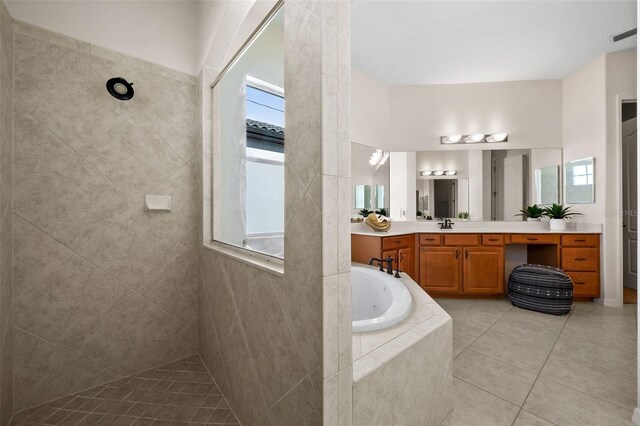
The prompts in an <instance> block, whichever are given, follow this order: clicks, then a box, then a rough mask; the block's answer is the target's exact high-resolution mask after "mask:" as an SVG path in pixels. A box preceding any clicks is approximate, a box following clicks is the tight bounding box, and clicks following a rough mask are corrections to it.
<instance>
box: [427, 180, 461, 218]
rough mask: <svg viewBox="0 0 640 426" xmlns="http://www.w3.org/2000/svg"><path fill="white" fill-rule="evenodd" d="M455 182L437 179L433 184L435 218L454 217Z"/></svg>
mask: <svg viewBox="0 0 640 426" xmlns="http://www.w3.org/2000/svg"><path fill="white" fill-rule="evenodd" d="M455 188H456V187H455V180H454V179H437V180H434V182H433V192H434V193H435V194H434V207H433V210H434V212H433V213H434V216H435V217H437V218H445V217H454V212H455Z"/></svg>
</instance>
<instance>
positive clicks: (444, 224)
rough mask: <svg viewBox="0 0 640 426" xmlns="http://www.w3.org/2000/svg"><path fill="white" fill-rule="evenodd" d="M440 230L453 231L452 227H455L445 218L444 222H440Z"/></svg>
mask: <svg viewBox="0 0 640 426" xmlns="http://www.w3.org/2000/svg"><path fill="white" fill-rule="evenodd" d="M438 225H440V229H453V228H452V227H451V225H455V223H453V222H452V221H451V219H449V218H448V217H446V218H444V222H438Z"/></svg>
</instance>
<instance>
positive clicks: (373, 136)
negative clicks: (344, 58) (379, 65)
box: [351, 67, 400, 151]
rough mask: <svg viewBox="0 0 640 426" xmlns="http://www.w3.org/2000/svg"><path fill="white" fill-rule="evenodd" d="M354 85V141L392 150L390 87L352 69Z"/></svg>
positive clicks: (352, 124)
mask: <svg viewBox="0 0 640 426" xmlns="http://www.w3.org/2000/svg"><path fill="white" fill-rule="evenodd" d="M351 82H352V83H351V141H352V142H356V143H359V144H362V145H367V146H373V147H376V148H382V149H386V150H391V149H392V148H394V140H393V139H392V138H391V121H390V120H391V116H390V104H389V101H390V98H389V96H390V90H391V87H390V86H389V85H388V84H386V83H384V82H382V81H380V80H377V79H375V78H374V77H371V76H370V75H368V74H365V73H363V72H361V71H359V70H358V69H356V68H353V67H352V68H351ZM394 150H395V151H400V149H398V148H397V146H396V148H395V149H394Z"/></svg>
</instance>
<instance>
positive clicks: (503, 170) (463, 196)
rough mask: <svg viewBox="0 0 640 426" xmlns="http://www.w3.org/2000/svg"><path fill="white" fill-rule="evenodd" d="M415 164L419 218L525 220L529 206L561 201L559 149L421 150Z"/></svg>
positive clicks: (417, 154) (401, 169) (400, 169)
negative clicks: (460, 215) (525, 213)
mask: <svg viewBox="0 0 640 426" xmlns="http://www.w3.org/2000/svg"><path fill="white" fill-rule="evenodd" d="M394 155H395V153H394ZM415 164H416V166H415V167H416V170H415V176H416V210H417V212H416V213H417V216H418V218H424V217H426V216H431V217H433V218H434V219H435V218H437V217H443V216H442V215H447V217H453V218H458V215H459V214H460V213H463V215H462V216H463V217H464V218H465V219H468V220H475V221H481V220H485V221H486V220H495V221H522V220H523V218H522V217H521V216H517V214H518V213H520V210H521V209H523V208H524V207H526V206H527V205H531V204H542V205H546V204H552V203H554V202H555V203H557V202H559V200H560V199H561V194H560V189H561V185H560V180H559V179H560V170H561V165H562V150H561V149H556V148H544V149H543V148H541V149H485V150H455V151H454V150H441V151H418V152H416V153H415ZM398 170H399V172H398V173H406V172H405V169H404V168H399V169H398ZM401 178H402V176H398V179H401ZM436 182H438V183H436ZM454 183H455V184H456V185H455V190H454V189H453V187H454V185H453V184H454ZM441 194H449V195H450V196H443V195H441ZM391 196H392V197H393V194H391ZM436 197H437V198H436ZM438 205H439V206H440V208H438V211H436V206H438ZM408 208H409V207H407V209H408ZM464 213H468V215H467V214H464ZM421 214H422V216H420V215H421Z"/></svg>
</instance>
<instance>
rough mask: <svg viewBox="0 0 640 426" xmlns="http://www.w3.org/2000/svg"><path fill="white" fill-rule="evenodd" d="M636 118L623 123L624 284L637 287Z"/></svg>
mask: <svg viewBox="0 0 640 426" xmlns="http://www.w3.org/2000/svg"><path fill="white" fill-rule="evenodd" d="M637 147H638V138H637V127H636V119H635V118H632V119H631V120H627V121H625V122H624V123H622V158H623V162H624V163H623V165H622V194H623V199H622V208H623V210H624V215H623V216H622V241H623V264H624V276H623V279H624V286H625V287H630V288H633V289H635V288H636V287H637V282H638V268H637V265H638V263H637V262H638V216H637V214H636V209H637V208H638V193H637V188H638V186H637V180H636V179H637V176H638V170H637V157H636V155H637Z"/></svg>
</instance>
